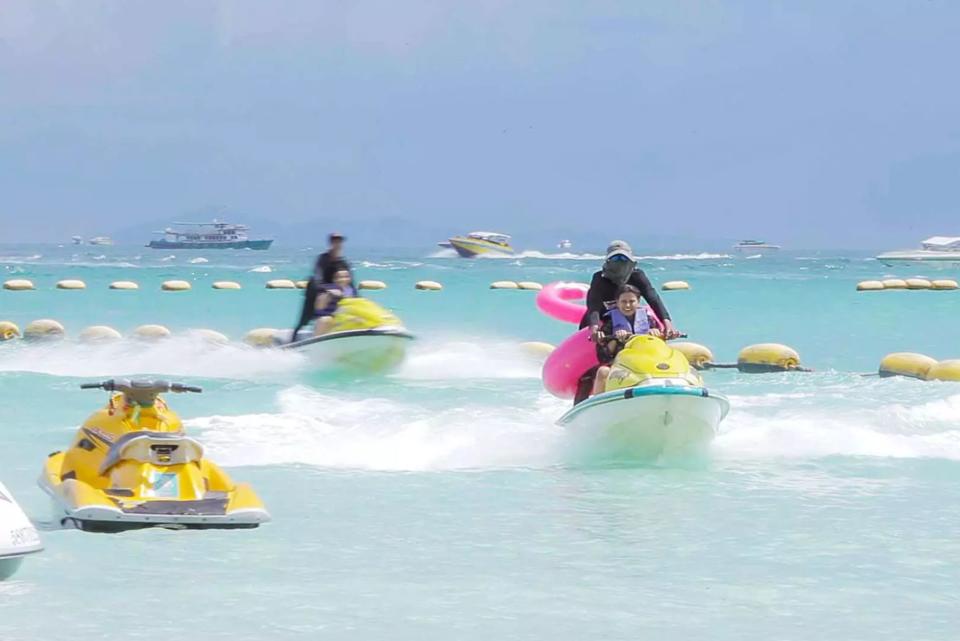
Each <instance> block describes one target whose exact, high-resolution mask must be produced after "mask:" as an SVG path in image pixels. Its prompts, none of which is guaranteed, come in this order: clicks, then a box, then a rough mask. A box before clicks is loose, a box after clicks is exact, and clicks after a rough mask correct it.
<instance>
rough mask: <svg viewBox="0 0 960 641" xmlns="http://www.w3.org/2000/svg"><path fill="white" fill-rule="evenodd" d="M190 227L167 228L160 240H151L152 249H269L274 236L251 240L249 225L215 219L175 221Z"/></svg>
mask: <svg viewBox="0 0 960 641" xmlns="http://www.w3.org/2000/svg"><path fill="white" fill-rule="evenodd" d="M173 224H174V225H179V226H181V227H190V228H191V229H189V230H188V231H177V230H175V229H171V228H169V227H168V228H167V229H165V230H163V231H162V232H157V233H158V234H163V238H161V239H159V240H151V241H150V242H149V243H148V244H147V247H150V248H151V249H269V248H270V245H271V244H272V243H273V239H272V238H263V239H256V240H251V239H250V237H249V236H247V226H246V225H237V224H234V223H224V222H220V221H219V220H214V221H213V222H209V223H173Z"/></svg>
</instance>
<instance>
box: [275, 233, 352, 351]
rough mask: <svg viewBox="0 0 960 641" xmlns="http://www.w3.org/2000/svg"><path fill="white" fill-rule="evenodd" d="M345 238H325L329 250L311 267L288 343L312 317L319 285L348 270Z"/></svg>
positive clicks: (339, 235) (333, 235) (294, 338)
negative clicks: (338, 272) (301, 305)
mask: <svg viewBox="0 0 960 641" xmlns="http://www.w3.org/2000/svg"><path fill="white" fill-rule="evenodd" d="M345 240H346V237H345V236H344V235H343V234H338V233H336V232H334V233H332V234H330V235H329V236H328V237H327V242H328V243H329V248H328V249H327V251H325V252H323V253H322V254H320V255H319V256H317V262H316V264H315V265H314V267H313V275H312V276H311V277H310V280H309V281H308V282H307V289H306V291H305V292H304V295H303V309H302V310H301V311H300V320H299V321H298V322H297V326H296V327H294V328H293V336H292V337H291V339H290V341H291V342H293V341H295V340H296V339H297V338H296V337H297V332H298V331H299V330H300V328H301V327H303V326H304V325H306V324H307V323H309V322H310V319H312V318H313V316H314V306H315V305H316V303H317V291H318V289H319V287H320V286H321V285H326V284H328V283H332V282H333V275H334V274H336V273H337V271H339V270H341V269H346V270H349V269H350V263H348V262H347V259H346V258H344V256H343V241H345Z"/></svg>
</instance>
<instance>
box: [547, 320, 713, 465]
mask: <svg viewBox="0 0 960 641" xmlns="http://www.w3.org/2000/svg"><path fill="white" fill-rule="evenodd" d="M729 410H730V403H729V401H727V399H726V398H725V397H723V396H721V395H719V394H715V393H712V392H709V391H708V390H707V388H706V387H704V385H703V380H702V379H701V378H700V375H699V374H697V372H696V371H695V370H694V369H693V368H692V367H691V366H690V363H689V362H688V361H687V358H686V357H685V356H684V355H683V354H682V353H681V352H679V351H677V350H675V349H673V348H671V347H670V346H668V345H667V344H666V343H665V342H664V341H662V340H661V339H659V338H656V337H654V336H649V335H638V336H634V337H632V338H630V339H629V340H628V341H627V343H626V344H625V345H624V347H623V349H622V350H621V351H620V352H619V353H618V354H617V356H616V358H615V359H614V362H613V364H612V365H611V369H610V376H609V378H608V379H607V384H606V389H605V391H603V392H601V393H599V394H597V395H595V396H592V397H590V398H588V399H586V400H585V401H582V402H580V403H578V404H577V405H574V406H573V408H572V409H571V410H569V411H568V412H567V413H566V414H564V415H563V416H561V417H560V419H559V420H558V421H557V424H558V425H560V426H561V427H565V428H567V429H568V430H569V431H570V432H572V433H573V435H574V436H575V438H576V439H577V440H578V441H580V442H582V443H585V444H587V445H588V446H589V447H590V448H591V449H592V450H594V451H596V452H597V453H602V454H603V455H605V456H609V457H613V458H620V457H624V458H631V459H633V458H641V459H654V458H657V457H659V456H661V455H667V456H669V455H678V454H686V453H696V452H697V451H699V450H702V449H703V448H704V447H705V446H706V445H708V444H709V443H710V442H711V441H712V440H713V438H714V437H715V436H716V434H717V432H718V429H719V426H720V422H721V421H722V420H723V419H724V417H726V415H727V412H729Z"/></svg>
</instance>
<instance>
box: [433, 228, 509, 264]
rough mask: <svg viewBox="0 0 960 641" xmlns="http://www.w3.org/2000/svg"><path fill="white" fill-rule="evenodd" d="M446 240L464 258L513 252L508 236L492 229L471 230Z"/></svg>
mask: <svg viewBox="0 0 960 641" xmlns="http://www.w3.org/2000/svg"><path fill="white" fill-rule="evenodd" d="M448 242H449V243H450V245H451V247H453V249H455V250H456V252H457V253H458V254H460V255H461V256H463V257H464V258H474V257H476V256H513V254H514V251H513V247H511V246H510V237H509V236H507V235H506V234H500V233H498V232H493V231H472V232H470V233H469V234H467V235H466V236H454V237H453V238H451V239H450V240H449V241H448Z"/></svg>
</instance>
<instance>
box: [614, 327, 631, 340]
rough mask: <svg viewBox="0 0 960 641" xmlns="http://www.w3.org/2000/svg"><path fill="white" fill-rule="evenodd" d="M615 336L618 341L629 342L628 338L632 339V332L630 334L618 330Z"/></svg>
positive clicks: (623, 330)
mask: <svg viewBox="0 0 960 641" xmlns="http://www.w3.org/2000/svg"><path fill="white" fill-rule="evenodd" d="M613 336H614V338H616V339H617V340H618V341H625V340H627V339H628V338H630V332H628V331H627V330H625V329H618V330H617V331H615V332H614V333H613Z"/></svg>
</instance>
